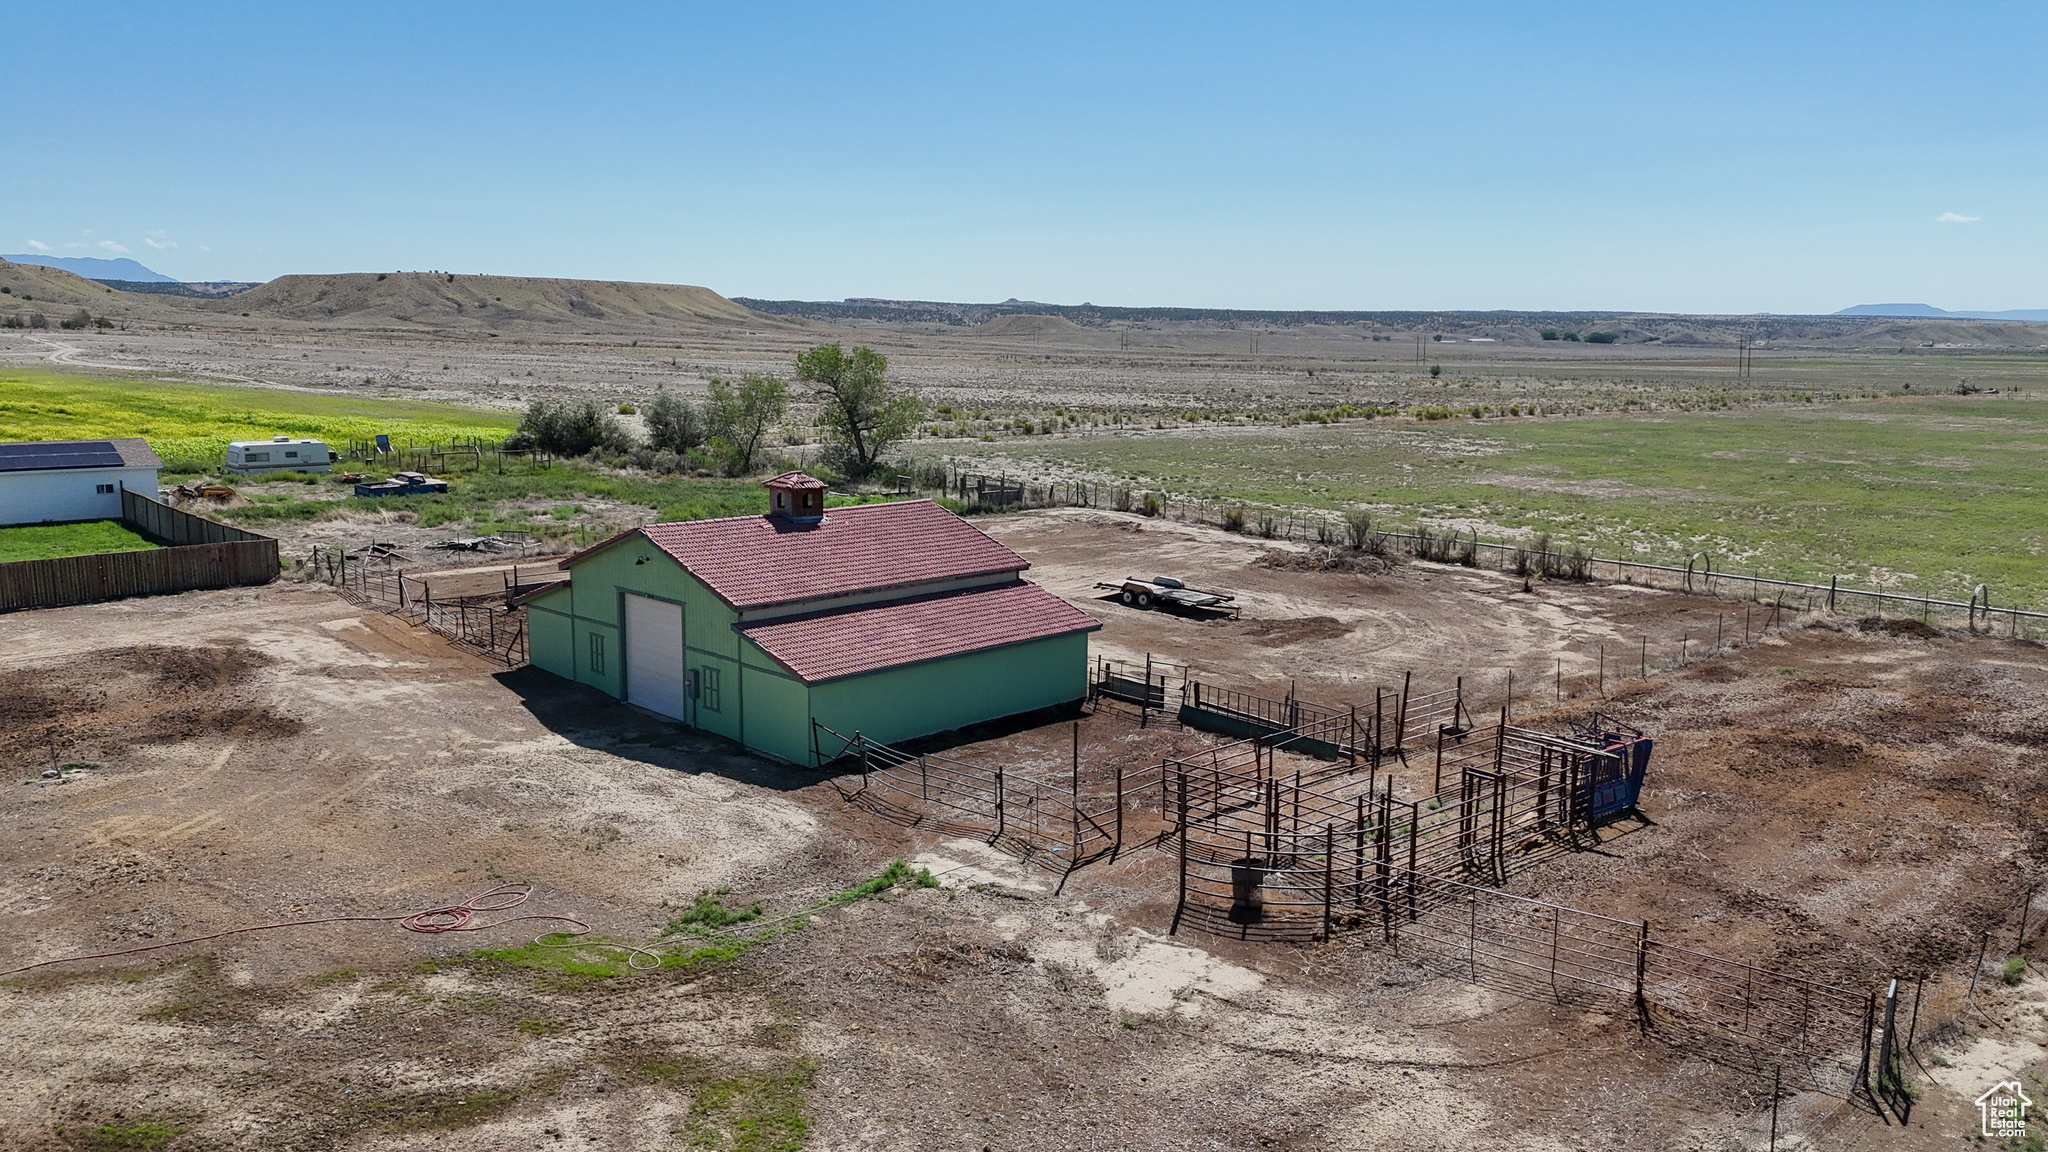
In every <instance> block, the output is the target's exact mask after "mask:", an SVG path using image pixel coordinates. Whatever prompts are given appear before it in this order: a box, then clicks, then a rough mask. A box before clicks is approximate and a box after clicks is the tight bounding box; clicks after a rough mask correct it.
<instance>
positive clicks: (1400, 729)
mask: <svg viewBox="0 0 2048 1152" xmlns="http://www.w3.org/2000/svg"><path fill="white" fill-rule="evenodd" d="M1414 680H1415V670H1414V669H1413V668H1411V669H1409V670H1408V671H1406V672H1403V673H1401V703H1400V707H1398V708H1396V709H1395V710H1394V751H1395V752H1396V753H1399V752H1401V751H1402V749H1404V748H1405V747H1406V746H1407V744H1408V689H1409V688H1410V687H1412V686H1413V684H1414ZM1381 739H1385V737H1384V736H1382V737H1381Z"/></svg>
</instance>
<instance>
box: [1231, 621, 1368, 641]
mask: <svg viewBox="0 0 2048 1152" xmlns="http://www.w3.org/2000/svg"><path fill="white" fill-rule="evenodd" d="M1242 627H1243V631H1244V634H1245V635H1246V636H1250V637H1253V638H1255V639H1259V640H1264V641H1267V642H1268V643H1270V644H1272V645H1273V646H1275V647H1278V646H1280V645H1283V644H1301V643H1304V642H1306V641H1309V640H1335V639H1337V638H1338V637H1340V636H1349V635H1351V627H1352V626H1351V625H1349V624H1346V623H1345V622H1343V621H1342V620H1339V619H1337V618H1336V617H1334V616H1300V617H1296V618H1295V619H1292V620H1248V621H1245V622H1243V625H1242Z"/></svg>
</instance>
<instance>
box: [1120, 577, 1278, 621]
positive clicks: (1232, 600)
mask: <svg viewBox="0 0 2048 1152" xmlns="http://www.w3.org/2000/svg"><path fill="white" fill-rule="evenodd" d="M1095 586H1096V587H1097V588H1102V589H1106V590H1108V591H1111V592H1115V593H1117V599H1119V600H1122V601H1123V602H1124V603H1125V604H1127V605H1129V606H1130V607H1132V608H1138V609H1146V608H1151V607H1152V606H1153V605H1155V604H1156V605H1158V606H1159V607H1161V608H1165V609H1168V610H1170V611H1176V612H1185V611H1197V612H1218V613H1222V614H1223V615H1226V616H1235V615H1237V614H1238V613H1239V612H1240V611H1243V609H1242V608H1241V607H1240V606H1239V605H1238V604H1237V603H1236V600H1237V597H1236V596H1233V595H1231V594H1230V593H1228V592H1205V591H1203V590H1202V589H1200V588H1190V587H1188V586H1187V585H1185V584H1183V583H1181V582H1180V581H1178V580H1176V579H1174V578H1173V577H1171V576H1154V577H1153V578H1151V579H1150V580H1146V579H1143V578H1142V577H1138V576H1126V577H1124V579H1123V583H1121V584H1107V583H1098V584H1096V585H1095Z"/></svg>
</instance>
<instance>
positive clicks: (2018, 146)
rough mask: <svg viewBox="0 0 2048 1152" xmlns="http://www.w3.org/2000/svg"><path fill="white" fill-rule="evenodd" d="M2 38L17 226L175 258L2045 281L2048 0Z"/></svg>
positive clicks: (406, 16) (1409, 284)
mask: <svg viewBox="0 0 2048 1152" xmlns="http://www.w3.org/2000/svg"><path fill="white" fill-rule="evenodd" d="M428 9H431V10H428ZM13 29H14V32H13V36H12V39H13V41H14V43H13V45H12V47H11V48H10V49H9V50H8V52H7V61H8V63H7V68H6V69H5V71H4V72H0V77H4V79H0V87H4V91H5V100H4V103H0V108H4V109H5V115H6V116H7V118H8V122H9V129H8V132H7V134H6V139H5V142H4V143H0V149H4V152H0V155H4V156H5V157H6V161H5V163H0V251H5V252H25V251H30V250H32V248H33V247H34V245H38V244H39V245H42V246H44V247H46V248H47V249H48V250H49V251H51V252H52V253H54V254H59V255H99V256H114V255H123V254H127V255H132V256H133V257H135V258H136V259H139V260H141V261H142V262H143V263H145V264H148V265H150V266H151V267H153V268H156V269H158V270H159V271H162V272H165V273H167V274H170V275H173V276H178V277H181V278H184V279H193V280H201V279H266V278H269V277H272V276H277V275H281V274H284V273H288V272H329V271H349V270H376V271H385V270H391V269H400V268H404V269H428V268H433V269H444V270H449V271H457V272H494V273H507V274H523V275H541V276H567V277H589V278H597V279H634V280H655V281H669V282H681V283H694V284H703V285H707V286H709V287H711V288H714V289H716V290H718V291H720V292H724V293H726V294H727V295H745V296H766V297H798V298H806V299H838V298H841V297H846V296H890V297H915V298H923V299H946V300H1000V299H1004V298H1007V297H1010V296H1017V297H1022V298H1026V299H1037V300H1049V301H1059V302H1069V303H1077V302H1080V301H1082V300H1091V301H1094V302H1096V303H1099V304H1177V305H1199V306H1217V307H1252V308H1295V307H1308V308H1536V309H1576V308H1613V309H1636V308H1641V309H1655V310H1664V311H1713V312H1753V311H1771V312H1811V311H1832V310H1834V309H1836V308H1840V307H1843V306H1846V305H1850V304H1857V303H1869V302H1892V301H1925V302H1928V303H1932V304H1936V305H1940V306H1942V307H1948V308H2020V307H2035V308H2039V307H2048V284H2044V283H2043V281H2042V278H2041V276H2040V274H2039V270H2040V269H2041V268H2042V267H2043V263H2044V262H2043V257H2044V256H2048V147H2044V145H2048V115H2044V113H2048V100H2044V97H2048V68H2043V67H2042V66H2041V64H2040V53H2041V51H2042V48H2043V46H2044V45H2048V35H2044V33H2048V6H2042V5H2017V4H2005V5H1992V4H1974V5H1973V4H1949V5H1928V4H1924V3H1922V4H1913V5H1906V4H1884V3H1864V4H1841V5H1827V4H1803V5H1782V4H1770V5H1766V4H1755V5H1738V4H1693V5H1660V4H1644V3H1635V4H1604V5H1603V4H1581V5H1571V4H1549V5H1529V4H1478V3H1473V4H1457V3H1432V4H1420V3H1417V4H1409V5H1401V6H1391V5H1388V6H1374V5H1365V4H1355V5H1341V6H1339V5H1329V6H1322V5H1274V6H1270V7H1262V8H1250V7H1223V6H1206V5H1198V4H1175V5H1157V6H1136V5H1125V6H1115V7H1111V6H1103V5H1078V4H1077V5H1032V4H1008V5H1000V6H997V5H988V6H966V5H939V4H931V5H886V6H864V7H863V6H852V5H824V4H819V5H806V4H772V5H771V4H762V5H733V4H720V5H715V6H711V5H706V6H694V5H682V4H678V5H665V4H664V5H644V6H643V5H627V4H614V5H591V6H587V7H585V6H576V5H560V4H556V5H547V6H542V5H523V4H515V3H494V4H476V5H459V4H446V5H431V6H428V5H390V6H378V5H373V4H368V3H355V4H327V5H314V4H294V5H278V4H247V5H237V4H229V3H215V4H205V5H200V4H172V3H147V4H142V3H135V4H112V5H102V6H93V7H88V8H77V9H75V10H74V9H68V8H62V7H59V8H45V9H41V10H39V11H38V13H37V15H36V17H35V19H34V20H32V21H26V22H24V21H17V22H15V23H14V25H13ZM124 250H125V251H124Z"/></svg>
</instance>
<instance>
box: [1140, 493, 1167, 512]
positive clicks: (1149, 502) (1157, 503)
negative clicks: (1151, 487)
mask: <svg viewBox="0 0 2048 1152" xmlns="http://www.w3.org/2000/svg"><path fill="white" fill-rule="evenodd" d="M1165 509H1166V505H1165V503H1164V502H1163V501H1161V500H1160V499H1159V494H1158V493H1156V492H1147V493H1145V502H1144V503H1143V504H1141V505H1139V506H1138V511H1140V512H1143V513H1144V514H1145V515H1147V516H1157V515H1159V514H1160V513H1161V512H1163V511H1165Z"/></svg>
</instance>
